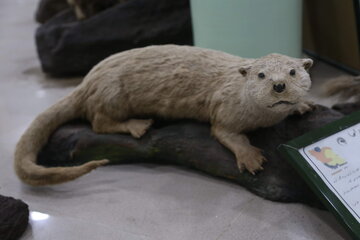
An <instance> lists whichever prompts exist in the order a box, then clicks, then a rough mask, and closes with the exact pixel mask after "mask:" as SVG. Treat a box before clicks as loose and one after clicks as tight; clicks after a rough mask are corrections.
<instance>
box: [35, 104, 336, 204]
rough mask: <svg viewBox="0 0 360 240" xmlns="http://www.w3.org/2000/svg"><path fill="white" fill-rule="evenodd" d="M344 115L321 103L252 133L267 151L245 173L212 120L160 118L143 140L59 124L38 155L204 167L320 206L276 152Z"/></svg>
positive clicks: (57, 160)
mask: <svg viewBox="0 0 360 240" xmlns="http://www.w3.org/2000/svg"><path fill="white" fill-rule="evenodd" d="M341 117H343V115H342V114H341V113H339V112H337V111H334V110H331V109H329V108H326V107H321V106H317V107H316V108H315V110H314V111H313V112H309V113H306V114H304V115H302V116H300V115H292V116H289V117H288V118H287V119H286V120H284V121H282V122H281V123H279V124H277V125H276V126H273V127H270V128H262V129H258V130H256V131H253V132H250V133H248V136H249V138H250V141H251V143H252V144H253V145H255V146H257V147H259V148H261V149H263V150H264V154H265V156H266V157H267V159H268V162H267V163H265V164H264V170H263V171H261V172H259V173H257V174H256V175H251V174H249V173H248V172H244V173H242V174H241V173H240V172H239V171H238V168H237V166H236V162H235V158H234V155H233V154H232V153H231V152H230V151H229V150H227V149H226V148H225V147H223V146H222V145H221V144H220V143H219V142H217V141H216V140H215V139H214V138H213V137H211V136H210V128H209V125H208V124H204V123H198V122H194V121H186V120H181V121H172V122H169V121H161V120H159V121H156V123H155V125H154V126H153V127H152V128H151V129H150V130H149V132H148V133H146V135H145V136H143V137H142V138H141V139H134V138H132V137H131V136H130V135H124V134H109V135H105V134H95V133H94V132H93V131H92V130H91V126H90V125H89V124H88V123H84V122H73V123H69V124H66V125H64V126H62V127H60V128H59V129H58V130H57V131H56V132H55V133H54V134H53V136H52V137H51V139H50V140H49V141H48V144H47V145H46V146H45V147H44V148H43V151H42V152H41V153H40V154H39V158H38V163H39V164H41V165H44V166H73V165H79V164H81V163H84V162H87V161H90V160H94V159H104V158H106V159H109V160H110V161H111V163H112V164H125V163H127V164H128V163H149V162H150V163H158V164H175V165H180V166H185V167H189V168H192V169H196V170H200V171H202V172H205V173H208V174H210V175H212V176H215V177H220V178H225V179H228V180H230V181H233V182H235V183H238V184H240V185H241V186H244V187H245V188H247V189H248V190H249V191H251V192H253V193H255V194H257V195H259V196H261V197H263V198H265V199H269V200H273V201H281V202H301V203H306V204H309V205H311V206H318V207H319V206H321V204H320V202H319V201H318V199H317V198H316V197H315V195H314V194H313V193H312V192H311V190H310V189H309V188H308V187H307V185H306V184H305V182H304V181H303V180H302V178H301V177H299V175H298V174H297V173H296V171H295V170H294V169H293V168H292V167H291V166H290V165H289V163H288V162H287V160H285V159H283V158H282V157H281V156H280V154H279V153H278V152H277V147H278V145H279V144H280V143H286V142H287V141H289V140H291V139H293V138H295V137H297V136H300V135H302V134H304V133H306V132H308V131H310V130H312V129H316V128H318V127H320V126H323V125H324V124H326V123H329V122H332V121H334V120H337V119H340V118H341Z"/></svg>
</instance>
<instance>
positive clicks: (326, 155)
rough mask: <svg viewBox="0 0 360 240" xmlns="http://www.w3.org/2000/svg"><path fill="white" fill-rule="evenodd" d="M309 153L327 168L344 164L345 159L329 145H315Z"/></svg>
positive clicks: (334, 167)
mask: <svg viewBox="0 0 360 240" xmlns="http://www.w3.org/2000/svg"><path fill="white" fill-rule="evenodd" d="M309 153H310V154H311V155H312V156H314V157H315V158H316V159H317V160H319V161H320V162H322V163H323V164H325V166H327V167H329V168H333V169H336V168H338V167H340V166H343V165H345V164H346V163H347V162H346V161H345V159H343V158H342V157H340V156H339V155H338V154H336V153H335V152H334V151H333V149H332V148H331V147H322V148H320V147H315V148H314V149H312V150H309Z"/></svg>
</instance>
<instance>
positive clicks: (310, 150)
mask: <svg viewBox="0 0 360 240" xmlns="http://www.w3.org/2000/svg"><path fill="white" fill-rule="evenodd" d="M299 152H300V154H301V155H302V156H303V157H304V158H305V159H306V161H307V162H308V163H309V164H310V165H311V167H312V168H313V169H314V170H315V172H316V173H317V174H318V175H319V176H320V177H321V179H322V180H323V181H324V183H325V184H326V185H327V186H328V187H329V188H330V190H332V191H333V192H334V194H335V195H336V196H337V197H338V198H339V199H340V200H341V202H342V203H343V204H344V206H345V207H347V209H348V210H349V212H350V213H351V214H352V215H353V216H354V218H355V219H357V221H358V222H360V123H358V124H356V125H354V126H352V127H350V128H347V129H344V130H342V131H340V132H337V133H336V134H333V135H331V136H329V137H327V138H324V139H322V140H320V141H318V142H316V143H313V144H311V145H309V146H306V147H304V148H301V149H299Z"/></svg>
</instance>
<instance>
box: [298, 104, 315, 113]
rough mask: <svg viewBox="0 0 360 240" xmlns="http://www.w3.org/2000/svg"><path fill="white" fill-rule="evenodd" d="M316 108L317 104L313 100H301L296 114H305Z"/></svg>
mask: <svg viewBox="0 0 360 240" xmlns="http://www.w3.org/2000/svg"><path fill="white" fill-rule="evenodd" d="M314 109H315V104H314V103H313V102H311V101H305V102H300V103H298V104H297V107H296V109H295V110H294V114H299V115H303V114H304V113H307V112H311V111H313V110H314Z"/></svg>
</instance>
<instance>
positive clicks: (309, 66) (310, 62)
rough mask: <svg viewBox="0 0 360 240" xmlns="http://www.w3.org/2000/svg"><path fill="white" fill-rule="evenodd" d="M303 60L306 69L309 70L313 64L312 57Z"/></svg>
mask: <svg viewBox="0 0 360 240" xmlns="http://www.w3.org/2000/svg"><path fill="white" fill-rule="evenodd" d="M301 62H302V65H303V67H304V68H305V70H306V71H309V69H310V68H311V66H312V65H313V60H311V59H310V58H304V59H301Z"/></svg>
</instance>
